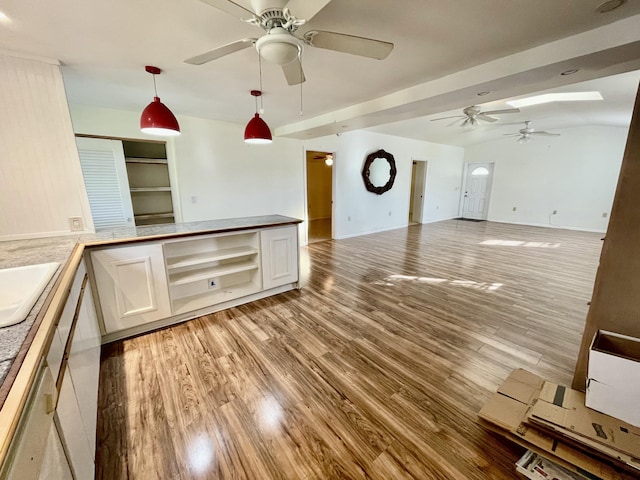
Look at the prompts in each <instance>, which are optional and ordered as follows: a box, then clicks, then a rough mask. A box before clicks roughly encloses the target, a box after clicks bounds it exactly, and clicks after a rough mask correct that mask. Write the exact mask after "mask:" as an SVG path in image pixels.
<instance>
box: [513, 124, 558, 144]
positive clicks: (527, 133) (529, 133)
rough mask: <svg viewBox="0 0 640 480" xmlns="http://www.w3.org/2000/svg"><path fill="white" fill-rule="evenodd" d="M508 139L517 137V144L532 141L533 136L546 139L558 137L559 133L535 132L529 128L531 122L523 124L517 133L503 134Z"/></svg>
mask: <svg viewBox="0 0 640 480" xmlns="http://www.w3.org/2000/svg"><path fill="white" fill-rule="evenodd" d="M503 135H506V136H508V137H519V138H518V140H517V141H518V143H525V142H529V141H531V140H533V137H534V135H540V136H547V137H559V136H560V134H559V133H550V132H545V131H544V130H536V129H535V128H533V127H532V126H531V121H530V120H527V121H526V122H524V128H521V129H520V130H519V131H518V133H503Z"/></svg>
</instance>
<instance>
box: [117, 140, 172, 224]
mask: <svg viewBox="0 0 640 480" xmlns="http://www.w3.org/2000/svg"><path fill="white" fill-rule="evenodd" d="M122 146H123V149H124V155H125V164H126V168H127V177H128V180H129V193H130V194H131V204H132V207H133V216H134V218H135V222H136V225H156V224H166V223H174V221H175V216H174V213H173V196H172V193H171V179H170V175H169V162H168V160H167V150H166V145H165V143H164V142H146V141H134V140H124V141H123V142H122Z"/></svg>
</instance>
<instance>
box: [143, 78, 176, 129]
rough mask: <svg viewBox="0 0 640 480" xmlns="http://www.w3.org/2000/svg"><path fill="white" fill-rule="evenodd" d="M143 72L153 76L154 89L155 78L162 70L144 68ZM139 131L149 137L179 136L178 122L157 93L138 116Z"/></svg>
mask: <svg viewBox="0 0 640 480" xmlns="http://www.w3.org/2000/svg"><path fill="white" fill-rule="evenodd" d="M145 70H146V71H147V72H149V73H151V74H152V75H153V76H154V77H153V86H154V89H155V85H156V77H155V76H156V75H158V74H159V73H161V72H162V70H160V69H159V68H158V67H152V66H147V67H145ZM140 130H141V131H142V132H143V133H148V134H151V135H163V136H173V135H180V125H178V120H176V117H175V115H174V114H173V113H171V110H169V109H168V108H167V106H166V105H165V104H164V103H162V102H161V101H160V98H159V97H158V92H157V91H156V95H155V96H154V97H153V102H151V103H150V104H149V105H147V107H146V108H145V109H144V110H143V111H142V115H141V116H140Z"/></svg>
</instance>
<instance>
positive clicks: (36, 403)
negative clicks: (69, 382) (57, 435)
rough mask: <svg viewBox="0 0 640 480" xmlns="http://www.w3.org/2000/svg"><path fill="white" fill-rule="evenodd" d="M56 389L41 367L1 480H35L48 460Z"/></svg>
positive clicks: (51, 378)
mask: <svg viewBox="0 0 640 480" xmlns="http://www.w3.org/2000/svg"><path fill="white" fill-rule="evenodd" d="M55 399H56V385H55V382H54V380H53V376H52V375H51V371H50V370H49V368H48V367H46V366H43V367H41V369H40V371H39V373H38V376H37V377H36V382H35V384H34V386H33V390H32V391H31V394H30V395H29V399H28V400H27V404H26V406H25V409H24V412H23V413H22V417H21V418H20V423H19V424H18V431H17V434H16V438H14V440H13V442H12V444H11V450H10V451H9V457H8V460H7V461H6V462H5V464H4V465H3V468H2V471H1V472H0V479H2V480H5V479H7V480H12V479H18V478H19V479H20V480H36V479H37V478H38V476H39V475H40V469H41V466H42V463H43V460H44V459H45V452H46V450H47V441H48V439H49V432H50V431H51V430H52V427H53V411H54V406H55Z"/></svg>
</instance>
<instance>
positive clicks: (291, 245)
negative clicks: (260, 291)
mask: <svg viewBox="0 0 640 480" xmlns="http://www.w3.org/2000/svg"><path fill="white" fill-rule="evenodd" d="M260 244H261V250H262V288H264V289H265V290H267V289H269V288H274V287H279V286H281V285H286V284H287V283H294V282H297V281H298V230H297V227H295V226H288V227H280V228H269V229H265V230H262V231H261V232H260Z"/></svg>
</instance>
